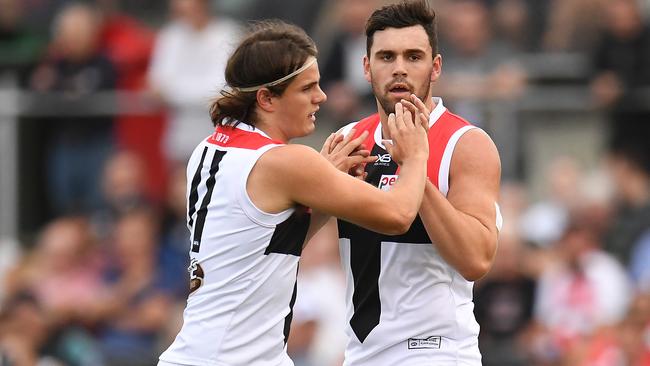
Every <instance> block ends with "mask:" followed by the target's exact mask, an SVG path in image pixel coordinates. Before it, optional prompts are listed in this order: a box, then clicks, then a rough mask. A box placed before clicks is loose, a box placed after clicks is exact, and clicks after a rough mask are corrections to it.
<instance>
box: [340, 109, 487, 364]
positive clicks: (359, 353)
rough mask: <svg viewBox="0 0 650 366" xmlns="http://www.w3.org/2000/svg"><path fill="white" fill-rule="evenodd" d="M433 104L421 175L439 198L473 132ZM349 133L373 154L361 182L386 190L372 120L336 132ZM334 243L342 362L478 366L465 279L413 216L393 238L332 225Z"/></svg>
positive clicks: (392, 175)
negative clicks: (342, 281)
mask: <svg viewBox="0 0 650 366" xmlns="http://www.w3.org/2000/svg"><path fill="white" fill-rule="evenodd" d="M436 100H437V105H436V107H435V109H434V110H433V111H432V113H431V118H430V122H429V124H430V129H429V133H428V135H429V151H430V155H429V160H428V169H427V170H428V177H429V180H431V182H432V183H433V184H434V185H435V186H436V187H438V189H440V191H441V192H442V193H443V194H444V195H445V196H446V194H447V191H448V189H449V166H450V164H451V158H452V155H453V151H454V147H455V145H456V142H457V141H458V140H459V139H460V137H461V136H462V135H463V134H464V133H465V132H467V131H468V130H470V129H473V128H476V127H474V126H472V125H470V124H469V123H468V122H467V121H465V120H463V119H462V118H460V117H458V116H456V115H453V114H451V113H450V112H449V111H447V110H446V108H445V107H444V106H443V104H442V100H440V99H439V98H437V99H436ZM352 128H354V129H355V135H357V136H358V135H361V133H362V132H363V131H368V132H369V136H368V139H367V140H366V141H365V142H364V145H365V148H366V149H368V150H370V151H371V153H372V154H373V155H375V156H378V160H377V161H376V162H375V163H373V164H368V165H367V166H366V172H367V173H368V177H367V178H366V181H367V182H369V183H370V184H372V185H374V186H376V187H378V188H380V189H389V188H390V186H391V185H392V184H393V183H395V181H396V180H397V177H398V175H399V167H398V166H397V164H396V163H395V162H394V161H392V159H391V157H390V154H388V152H387V151H386V150H385V149H384V147H383V145H382V143H381V141H382V138H381V137H382V136H381V122H380V120H379V116H378V115H376V114H375V115H373V116H370V117H368V118H365V119H363V120H361V121H359V122H355V123H352V124H349V125H348V126H346V127H344V129H343V133H349V131H350V130H351V129H352ZM339 245H340V251H341V261H342V265H343V268H344V269H345V270H346V280H347V293H346V301H347V314H348V324H347V335H348V337H349V341H348V344H347V347H346V351H345V364H344V365H350V366H377V365H400V366H419V365H436V366H447V365H480V364H481V355H480V353H479V349H478V333H479V325H478V323H477V322H476V320H475V318H474V313H473V309H474V304H473V302H472V287H473V282H470V281H467V280H465V278H463V277H462V276H461V275H460V274H459V273H458V272H457V271H456V270H455V269H454V268H453V267H452V266H450V265H449V264H447V263H446V262H445V261H444V260H443V259H442V257H441V256H440V255H439V254H438V252H437V250H436V248H435V245H432V243H431V240H430V239H429V236H428V235H427V233H426V230H425V228H424V226H423V224H422V221H421V220H420V218H419V216H418V217H417V218H416V220H415V221H414V223H413V225H412V226H411V228H410V229H409V231H408V232H407V233H405V234H403V235H398V236H389V235H382V234H378V233H375V232H372V231H369V230H366V229H364V228H361V227H359V226H356V225H354V224H351V223H348V222H345V221H343V220H339Z"/></svg>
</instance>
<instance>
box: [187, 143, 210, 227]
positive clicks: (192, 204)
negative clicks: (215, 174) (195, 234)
mask: <svg viewBox="0 0 650 366" xmlns="http://www.w3.org/2000/svg"><path fill="white" fill-rule="evenodd" d="M207 153H208V147H207V146H206V147H205V148H204V149H203V154H201V162H199V165H198V166H197V167H196V171H195V172H194V177H192V185H191V187H190V199H189V204H188V207H189V211H188V212H187V217H188V220H189V221H188V222H187V225H188V226H189V227H192V224H193V223H194V219H193V218H192V215H194V212H195V211H196V203H197V202H198V201H199V183H201V170H202V169H203V162H204V161H205V155H206V154H207Z"/></svg>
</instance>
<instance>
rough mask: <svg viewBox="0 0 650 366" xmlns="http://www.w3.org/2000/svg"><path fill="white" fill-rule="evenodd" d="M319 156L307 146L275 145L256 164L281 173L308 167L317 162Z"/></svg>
mask: <svg viewBox="0 0 650 366" xmlns="http://www.w3.org/2000/svg"><path fill="white" fill-rule="evenodd" d="M319 157H320V154H319V153H318V152H317V151H316V150H314V149H312V148H311V147H309V146H306V145H301V144H289V145H277V146H274V147H273V148H271V149H270V150H268V151H267V152H265V153H264V154H263V155H262V156H261V157H260V159H259V163H258V164H263V165H265V166H267V167H268V168H270V169H276V170H277V171H282V170H286V169H293V168H298V167H300V166H303V165H305V164H307V165H309V164H312V163H313V162H314V160H318V159H319Z"/></svg>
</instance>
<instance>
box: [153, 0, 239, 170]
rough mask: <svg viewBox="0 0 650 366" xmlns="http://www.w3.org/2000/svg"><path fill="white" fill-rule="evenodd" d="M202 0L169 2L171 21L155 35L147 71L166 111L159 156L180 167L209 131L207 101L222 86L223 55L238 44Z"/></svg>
mask: <svg viewBox="0 0 650 366" xmlns="http://www.w3.org/2000/svg"><path fill="white" fill-rule="evenodd" d="M209 4H210V3H209V1H208V0H171V1H170V6H171V13H172V21H171V22H170V23H169V24H167V25H166V26H165V27H163V29H162V30H161V31H160V34H159V35H158V39H157V40H156V45H155V47H154V52H153V57H152V60H151V65H150V70H149V82H150V85H151V88H152V89H153V91H154V92H155V93H156V94H158V95H159V96H160V97H161V98H162V99H163V100H164V101H165V102H166V103H167V104H168V106H169V108H170V110H169V116H168V123H167V128H166V131H165V135H164V137H163V138H164V141H163V143H164V151H165V154H166V157H167V159H169V160H170V161H172V162H181V163H183V162H185V161H186V160H187V158H188V157H189V156H190V154H191V153H192V150H193V149H194V147H196V144H197V143H198V142H199V141H201V140H202V139H203V138H205V137H206V136H207V135H209V134H210V133H211V132H212V129H213V127H212V122H211V121H210V116H209V114H208V104H209V101H210V98H211V97H212V96H214V95H215V94H216V92H217V91H219V90H221V88H222V87H223V86H224V84H225V79H224V70H225V68H226V62H227V60H228V56H230V53H231V52H232V50H233V49H234V46H235V45H236V44H237V43H238V42H239V38H240V36H241V34H240V29H239V26H238V25H237V24H236V23H235V22H234V21H232V20H230V19H227V18H224V17H219V18H215V17H214V16H213V15H212V13H211V11H210V5H209Z"/></svg>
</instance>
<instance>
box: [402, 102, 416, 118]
mask: <svg viewBox="0 0 650 366" xmlns="http://www.w3.org/2000/svg"><path fill="white" fill-rule="evenodd" d="M400 103H402V105H403V106H404V107H405V108H406V109H407V110H408V111H409V112H411V114H412V115H414V116H415V115H417V113H418V112H420V110H418V107H416V106H415V104H413V103H411V102H409V101H408V100H406V99H402V100H401V101H400Z"/></svg>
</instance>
